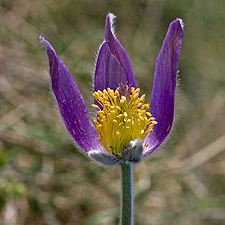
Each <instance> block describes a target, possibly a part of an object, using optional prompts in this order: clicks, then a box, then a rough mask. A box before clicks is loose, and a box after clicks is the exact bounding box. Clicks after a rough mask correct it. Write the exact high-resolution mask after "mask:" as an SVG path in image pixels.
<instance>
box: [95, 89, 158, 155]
mask: <svg viewBox="0 0 225 225" xmlns="http://www.w3.org/2000/svg"><path fill="white" fill-rule="evenodd" d="M139 93H140V89H139V88H137V89H135V88H133V87H131V88H130V87H128V86H127V85H121V86H119V87H118V88H117V89H116V90H115V91H113V90H112V89H110V88H107V90H105V89H104V90H103V91H96V92H94V94H93V96H94V99H95V100H96V102H97V104H93V107H95V108H96V109H97V120H94V123H95V124H96V131H97V133H98V134H99V138H98V141H99V142H100V144H101V145H102V146H103V147H104V149H105V150H106V151H107V152H110V153H113V154H115V155H119V154H120V153H121V152H122V151H123V150H124V149H125V148H127V147H129V145H130V141H134V140H135V139H141V140H142V142H143V141H144V139H145V137H146V136H147V135H148V136H150V135H151V133H152V131H153V126H154V125H155V124H157V122H156V121H155V118H154V117H152V115H151V114H150V113H149V112H147V110H148V109H149V104H144V101H145V95H142V96H141V97H140V96H139Z"/></svg>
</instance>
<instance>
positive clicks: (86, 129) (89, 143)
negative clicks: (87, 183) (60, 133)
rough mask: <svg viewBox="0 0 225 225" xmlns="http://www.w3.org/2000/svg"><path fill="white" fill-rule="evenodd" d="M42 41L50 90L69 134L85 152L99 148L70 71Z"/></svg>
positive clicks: (96, 135)
mask: <svg viewBox="0 0 225 225" xmlns="http://www.w3.org/2000/svg"><path fill="white" fill-rule="evenodd" d="M40 40H41V42H42V43H44V44H45V45H46V47H47V53H48V58H49V65H50V75H51V80H52V90H53V91H54V93H55V96H56V99H57V102H58V105H59V110H60V113H61V116H62V119H63V121H64V123H65V125H66V127H67V130H68V131H69V133H70V134H71V136H72V137H73V138H74V139H75V141H76V142H77V144H78V145H79V146H80V147H81V148H82V149H84V150H85V151H86V152H88V151H90V150H100V149H101V148H102V146H101V145H100V143H99V142H98V140H97V138H98V134H97V132H96V130H95V128H94V126H93V124H92V122H91V120H90V117H89V115H88V111H87V108H86V105H85V102H84V99H83V98H82V95H81V93H80V91H79V89H78V87H77V85H76V83H75V81H74V79H73V77H72V76H71V74H70V72H69V71H68V69H67V68H66V66H65V65H64V63H63V62H62V60H61V59H60V58H59V57H58V56H57V54H56V52H55V50H54V48H53V47H52V45H51V44H50V43H49V42H48V41H46V40H45V39H44V38H43V37H40Z"/></svg>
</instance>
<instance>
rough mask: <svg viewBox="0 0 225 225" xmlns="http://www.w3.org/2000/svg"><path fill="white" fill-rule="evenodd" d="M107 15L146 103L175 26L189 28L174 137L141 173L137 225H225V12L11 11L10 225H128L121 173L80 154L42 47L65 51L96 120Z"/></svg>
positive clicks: (7, 27)
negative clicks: (122, 219) (96, 80)
mask: <svg viewBox="0 0 225 225" xmlns="http://www.w3.org/2000/svg"><path fill="white" fill-rule="evenodd" d="M108 12H113V13H115V14H116V15H117V20H116V24H115V25H116V33H117V34H118V38H119V40H120V42H121V43H122V45H123V46H124V48H125V49H126V51H127V53H128V55H129V57H130V60H131V63H132V66H133V69H134V71H135V74H136V78H137V81H138V84H139V87H140V88H141V91H142V93H146V95H147V96H146V99H147V100H150V93H151V86H152V81H153V73H154V67H155V61H156V58H157V55H158V53H159V50H160V47H161V44H162V41H163V39H164V37H165V34H166V31H167V28H168V26H169V23H170V22H171V21H173V20H174V19H176V18H177V17H178V18H182V19H183V20H184V23H185V36H184V41H183V45H182V49H181V54H180V61H179V70H180V72H179V85H178V91H177V98H176V120H175V125H174V128H173V132H172V133H171V135H170V138H169V139H168V141H167V143H166V144H165V145H164V146H163V147H162V148H161V149H160V150H158V151H156V153H154V154H152V155H151V157H149V158H148V159H147V160H145V161H144V162H142V163H140V164H139V165H137V166H136V167H135V169H134V198H135V224H137V225H147V224H155V225H157V224H166V225H167V224H171V225H178V224H179V225H184V224H187V225H189V224H192V225H203V224H204V225H208V224H209V225H211V224H217V225H219V224H225V179H224V178H225V177H224V172H225V158H224V156H225V152H224V150H225V104H224V103H225V102H224V100H225V88H224V87H225V38H224V37H225V13H224V12H225V1H223V0H215V1H212V0H204V1H203V0H173V1H172V0H171V1H170V0H168V1H166V0H123V1H121V0H98V1H94V0H63V1H62V0H61V1H60V0H31V1H28V0H27V1H26V0H1V1H0V224H2V225H22V224H29V225H61V224H62V225H64V224H65V225H73V224H81V225H114V224H118V217H119V204H120V170H119V168H115V169H112V168H102V167H99V166H97V165H95V164H94V163H92V162H90V160H89V159H87V158H86V157H85V156H84V155H82V154H81V153H80V152H78V151H77V150H76V148H75V147H74V145H73V143H72V142H71V139H70V137H69V135H68V134H67V131H66V129H65V127H64V125H63V123H62V120H61V118H60V115H59V113H58V110H57V107H55V102H54V99H53V98H52V96H51V94H50V93H49V86H50V84H49V75H48V61H47V56H46V50H45V49H44V48H41V46H40V44H39V39H38V37H39V35H43V36H44V37H45V38H46V39H47V40H49V41H50V42H51V44H52V45H53V46H54V48H55V49H56V51H57V53H58V55H59V56H60V57H61V59H62V60H63V61H64V62H65V64H66V65H67V67H68V69H69V70H70V72H71V74H72V75H73V76H74V78H75V80H76V82H77V84H78V86H79V87H80V90H81V92H82V94H83V97H84V99H85V101H86V103H87V107H88V110H89V112H90V114H91V115H93V112H94V109H92V107H91V104H92V86H91V81H92V77H91V71H93V70H94V60H95V53H96V52H97V50H98V47H99V44H100V43H101V42H102V41H103V38H104V37H103V36H104V23H105V16H106V15H107V13H108Z"/></svg>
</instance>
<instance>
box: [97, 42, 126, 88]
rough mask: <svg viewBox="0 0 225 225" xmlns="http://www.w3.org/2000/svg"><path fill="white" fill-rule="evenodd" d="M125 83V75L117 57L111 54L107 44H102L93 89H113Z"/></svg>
mask: <svg viewBox="0 0 225 225" xmlns="http://www.w3.org/2000/svg"><path fill="white" fill-rule="evenodd" d="M121 83H123V84H126V83H127V76H126V73H125V71H124V69H123V68H122V67H121V64H120V63H119V61H118V60H117V58H116V57H115V56H114V55H113V54H111V52H110V50H109V46H108V44H107V43H106V42H105V43H103V44H102V46H101V48H100V51H99V54H98V60H97V64H96V74H95V91H98V90H103V89H106V88H107V87H110V88H111V89H113V90H115V89H116V88H117V87H118V86H119V85H120V84H121Z"/></svg>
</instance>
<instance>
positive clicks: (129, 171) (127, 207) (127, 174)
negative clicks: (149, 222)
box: [120, 162, 133, 225]
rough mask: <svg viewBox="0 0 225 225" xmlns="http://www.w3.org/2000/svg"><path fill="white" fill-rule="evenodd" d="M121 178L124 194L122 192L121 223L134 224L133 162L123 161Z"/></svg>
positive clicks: (125, 224) (122, 224) (123, 224)
mask: <svg viewBox="0 0 225 225" xmlns="http://www.w3.org/2000/svg"><path fill="white" fill-rule="evenodd" d="M120 167H121V178H122V179H121V180H122V194H121V212H120V213H121V215H120V224H121V225H132V224H133V165H132V163H127V162H122V163H120Z"/></svg>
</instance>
